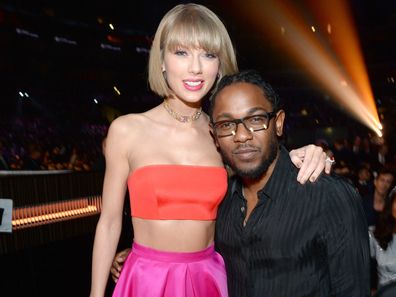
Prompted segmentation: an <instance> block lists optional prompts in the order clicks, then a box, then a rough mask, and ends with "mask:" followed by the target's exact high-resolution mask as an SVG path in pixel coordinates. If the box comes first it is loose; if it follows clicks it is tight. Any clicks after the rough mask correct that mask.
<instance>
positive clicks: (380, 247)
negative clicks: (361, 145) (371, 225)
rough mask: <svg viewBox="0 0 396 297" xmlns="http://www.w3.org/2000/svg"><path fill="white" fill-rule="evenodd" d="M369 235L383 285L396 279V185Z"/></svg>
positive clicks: (379, 277) (380, 283)
mask: <svg viewBox="0 0 396 297" xmlns="http://www.w3.org/2000/svg"><path fill="white" fill-rule="evenodd" d="M369 235H370V252H371V256H372V257H374V258H375V259H376V260H377V271H378V287H382V286H384V285H386V284H388V283H390V282H393V281H396V187H395V188H393V190H392V191H391V192H390V194H389V196H388V199H387V200H386V202H385V207H384V210H383V211H382V212H381V213H380V215H379V218H378V221H377V224H376V226H375V230H374V232H371V231H370V232H369Z"/></svg>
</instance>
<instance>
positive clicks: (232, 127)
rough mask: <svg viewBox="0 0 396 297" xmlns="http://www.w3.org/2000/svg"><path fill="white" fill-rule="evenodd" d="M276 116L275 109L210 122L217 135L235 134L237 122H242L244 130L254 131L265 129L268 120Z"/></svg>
mask: <svg viewBox="0 0 396 297" xmlns="http://www.w3.org/2000/svg"><path fill="white" fill-rule="evenodd" d="M275 116H276V111H271V112H264V113H262V114H255V115H251V116H247V117H244V118H241V119H234V120H224V121H218V122H215V123H212V127H213V130H214V132H215V134H216V136H218V137H227V136H231V135H235V134H236V132H237V129H238V125H239V124H243V126H244V127H245V128H246V130H248V131H250V132H256V131H260V130H267V129H268V125H269V122H270V120H271V119H272V118H273V117H275Z"/></svg>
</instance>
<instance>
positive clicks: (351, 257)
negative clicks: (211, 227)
mask: <svg viewBox="0 0 396 297" xmlns="http://www.w3.org/2000/svg"><path fill="white" fill-rule="evenodd" d="M258 198H259V201H258V203H257V205H256V207H255V208H254V210H253V211H252V213H251V215H250V217H249V219H248V221H247V224H246V226H245V227H244V226H243V220H244V218H245V212H246V208H247V203H246V200H245V199H244V197H243V195H242V183H241V181H240V180H238V179H237V178H232V179H231V180H230V182H229V189H228V193H227V196H226V198H225V199H224V201H223V202H222V204H221V206H220V208H219V211H218V215H217V222H216V247H217V249H218V251H219V252H220V253H221V255H222V256H223V258H224V261H225V264H226V270H227V277H228V288H229V295H230V297H244V296H249V297H253V296H260V297H281V296H282V297H302V296H306V297H308V296H309V297H314V296H315V297H319V296H320V297H322V296H345V297H364V296H369V287H370V284H369V282H370V279H369V244H368V232H367V224H366V222H365V217H364V213H363V210H362V207H361V205H360V197H359V195H358V194H357V192H356V190H355V189H354V188H353V187H352V186H351V185H349V184H347V183H346V182H345V181H344V180H342V179H341V178H339V177H331V176H327V175H322V176H321V177H320V178H319V179H318V180H317V181H316V182H315V183H307V184H305V185H301V184H299V183H298V182H297V169H296V168H295V167H294V165H293V164H292V163H291V161H290V158H289V155H288V153H287V151H286V150H285V149H284V148H283V147H282V148H281V150H280V156H279V158H278V161H277V164H276V166H275V169H274V171H273V174H272V176H271V177H270V179H269V181H268V182H267V184H266V185H265V187H264V188H263V189H262V190H260V191H259V192H258Z"/></svg>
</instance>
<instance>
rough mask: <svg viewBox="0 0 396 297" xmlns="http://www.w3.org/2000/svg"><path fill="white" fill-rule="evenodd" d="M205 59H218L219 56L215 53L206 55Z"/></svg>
mask: <svg viewBox="0 0 396 297" xmlns="http://www.w3.org/2000/svg"><path fill="white" fill-rule="evenodd" d="M205 57H206V58H209V59H216V58H217V55H216V54H213V53H205Z"/></svg>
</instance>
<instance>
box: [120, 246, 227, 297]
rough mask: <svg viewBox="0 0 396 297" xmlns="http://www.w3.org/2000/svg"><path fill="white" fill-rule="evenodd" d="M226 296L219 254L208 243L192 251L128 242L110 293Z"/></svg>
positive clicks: (152, 296)
mask: <svg viewBox="0 0 396 297" xmlns="http://www.w3.org/2000/svg"><path fill="white" fill-rule="evenodd" d="M143 296H145V297H227V296H228V293H227V279H226V272H225V267H224V261H223V258H222V257H221V256H220V254H218V253H217V252H216V251H215V250H214V246H213V245H212V246H210V247H208V248H206V249H204V250H202V251H198V252H192V253H179V252H163V251H159V250H155V249H152V248H148V247H145V246H142V245H139V244H137V243H134V244H133V246H132V252H131V253H130V255H129V256H128V258H127V260H126V262H125V264H124V267H123V269H122V271H121V275H120V278H119V280H118V282H117V285H116V287H115V289H114V293H113V297H143Z"/></svg>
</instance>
